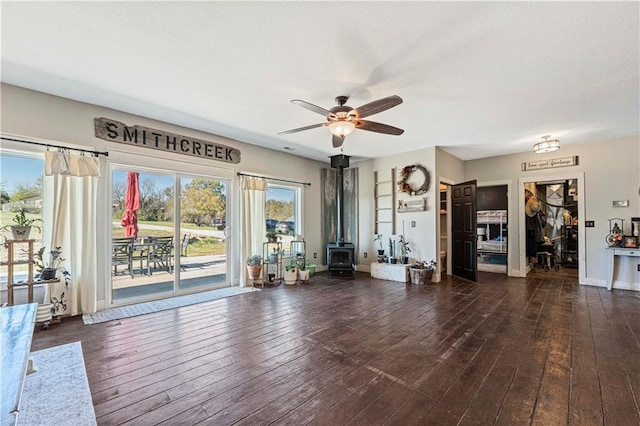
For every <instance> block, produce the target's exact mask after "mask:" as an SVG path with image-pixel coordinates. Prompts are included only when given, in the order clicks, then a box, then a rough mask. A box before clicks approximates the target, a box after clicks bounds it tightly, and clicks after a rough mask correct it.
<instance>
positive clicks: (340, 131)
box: [329, 120, 356, 138]
mask: <svg viewBox="0 0 640 426" xmlns="http://www.w3.org/2000/svg"><path fill="white" fill-rule="evenodd" d="M355 128H356V125H355V124H354V123H353V122H352V121H346V120H338V121H334V122H333V123H331V124H329V131H330V132H331V133H333V134H334V135H336V136H340V137H342V138H343V137H345V136H347V135H348V134H350V133H351V132H353V130H354V129H355Z"/></svg>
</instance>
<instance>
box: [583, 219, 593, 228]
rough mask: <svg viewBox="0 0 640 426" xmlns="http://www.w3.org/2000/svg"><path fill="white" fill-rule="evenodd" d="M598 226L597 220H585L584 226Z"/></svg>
mask: <svg viewBox="0 0 640 426" xmlns="http://www.w3.org/2000/svg"><path fill="white" fill-rule="evenodd" d="M595 226H596V221H595V220H585V221H584V227H585V228H594V227H595Z"/></svg>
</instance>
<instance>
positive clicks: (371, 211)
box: [352, 147, 440, 272]
mask: <svg viewBox="0 0 640 426" xmlns="http://www.w3.org/2000/svg"><path fill="white" fill-rule="evenodd" d="M352 164H353V163H352ZM411 164H421V165H423V166H424V167H425V168H426V169H427V170H428V171H429V174H430V178H431V185H430V186H429V190H428V191H427V193H426V194H424V195H418V196H412V197H409V196H408V195H407V194H404V193H403V194H401V195H398V190H397V187H396V188H394V191H396V194H397V196H398V197H400V199H403V200H419V199H421V198H422V197H427V210H426V211H419V212H406V213H398V212H397V205H396V206H394V207H393V215H394V217H395V220H396V235H399V234H404V236H405V237H406V239H407V241H409V247H410V248H411V253H410V255H411V256H410V257H411V258H412V259H419V260H427V261H429V260H431V259H437V257H436V256H435V253H437V251H436V244H435V242H434V240H436V239H437V238H433V235H437V234H435V229H436V218H438V217H439V215H440V213H439V212H440V207H439V185H438V180H437V174H436V170H435V166H434V165H435V148H433V147H431V148H425V149H421V150H418V151H413V152H410V153H404V154H396V155H389V156H387V157H384V158H376V159H372V160H367V161H361V162H358V163H357V164H353V165H357V167H358V168H359V170H360V172H359V185H360V189H359V194H360V196H359V207H358V211H359V212H360V218H359V227H360V229H359V232H358V235H359V244H358V247H359V252H360V256H359V259H360V262H361V263H360V264H359V265H358V268H357V269H358V270H361V271H367V272H369V271H370V265H371V263H373V262H376V250H377V247H376V246H375V245H374V243H373V238H374V230H375V223H374V221H375V203H374V187H375V185H374V179H373V172H374V171H376V170H377V171H378V172H379V174H384V176H387V175H388V176H390V173H391V169H392V168H394V167H395V168H396V169H397V170H396V181H397V175H398V173H399V172H400V170H401V169H402V167H404V166H408V165H411ZM396 204H397V203H396ZM412 221H413V222H415V227H412V225H411V222H412ZM389 237H390V236H389V235H383V241H384V242H385V243H384V244H383V246H384V247H386V241H388V238H389ZM364 253H366V254H367V257H366V258H365V257H364ZM387 254H388V253H387Z"/></svg>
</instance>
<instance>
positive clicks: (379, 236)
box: [373, 234, 384, 256]
mask: <svg viewBox="0 0 640 426" xmlns="http://www.w3.org/2000/svg"><path fill="white" fill-rule="evenodd" d="M373 242H374V243H375V242H377V243H378V246H380V248H379V249H378V256H384V247H382V234H376V237H375V238H374V239H373Z"/></svg>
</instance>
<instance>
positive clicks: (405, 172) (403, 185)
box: [398, 164, 431, 195]
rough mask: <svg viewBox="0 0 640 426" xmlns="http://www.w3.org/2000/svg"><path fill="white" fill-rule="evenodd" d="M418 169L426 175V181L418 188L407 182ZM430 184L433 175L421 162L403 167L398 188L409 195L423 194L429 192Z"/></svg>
mask: <svg viewBox="0 0 640 426" xmlns="http://www.w3.org/2000/svg"><path fill="white" fill-rule="evenodd" d="M416 170H420V171H421V172H422V174H423V175H424V182H422V185H420V187H419V188H417V189H415V188H413V187H412V186H411V185H410V184H409V182H407V181H408V180H409V178H410V177H411V175H412V174H413V172H415V171H416ZM430 185H431V177H430V176H429V172H428V171H427V169H426V168H425V167H424V166H421V165H420V164H412V165H410V166H404V167H403V168H402V171H401V172H400V180H399V181H398V189H399V190H400V191H401V192H406V193H407V194H409V195H422V194H426V193H427V191H428V190H429V186H430Z"/></svg>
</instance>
